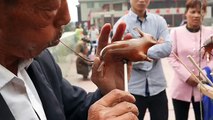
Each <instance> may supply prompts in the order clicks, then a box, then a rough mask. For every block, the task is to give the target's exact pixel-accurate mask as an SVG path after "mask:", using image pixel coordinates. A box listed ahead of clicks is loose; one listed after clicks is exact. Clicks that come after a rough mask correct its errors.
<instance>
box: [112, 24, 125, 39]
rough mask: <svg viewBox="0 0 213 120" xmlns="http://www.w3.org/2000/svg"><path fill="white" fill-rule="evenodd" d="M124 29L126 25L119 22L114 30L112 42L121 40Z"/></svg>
mask: <svg viewBox="0 0 213 120" xmlns="http://www.w3.org/2000/svg"><path fill="white" fill-rule="evenodd" d="M125 29H126V23H125V22H121V23H120V24H119V25H118V27H117V29H116V32H115V35H114V36H113V38H112V42H115V41H119V40H122V37H123V34H124V32H125Z"/></svg>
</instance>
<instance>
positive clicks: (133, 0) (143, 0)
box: [130, 0, 150, 12]
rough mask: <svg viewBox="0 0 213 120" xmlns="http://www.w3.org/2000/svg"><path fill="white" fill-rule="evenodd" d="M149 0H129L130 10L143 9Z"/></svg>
mask: <svg viewBox="0 0 213 120" xmlns="http://www.w3.org/2000/svg"><path fill="white" fill-rule="evenodd" d="M149 3H150V0H130V4H131V7H132V10H133V11H134V12H141V11H145V10H146V8H147V7H148V6H149Z"/></svg>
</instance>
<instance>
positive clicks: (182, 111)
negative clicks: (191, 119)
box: [172, 97, 203, 120]
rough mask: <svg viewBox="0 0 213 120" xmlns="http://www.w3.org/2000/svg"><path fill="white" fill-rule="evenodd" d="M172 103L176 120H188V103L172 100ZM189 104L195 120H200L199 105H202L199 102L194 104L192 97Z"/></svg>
mask: <svg viewBox="0 0 213 120" xmlns="http://www.w3.org/2000/svg"><path fill="white" fill-rule="evenodd" d="M172 102H173V106H174V111H175V118H176V120H188V114H189V106H190V102H186V101H181V100H177V99H172ZM191 102H192V106H193V109H194V114H195V120H201V114H200V113H201V112H200V111H201V110H200V105H202V102H201V104H200V102H195V101H194V97H192V100H191ZM202 108H203V107H202ZM202 111H203V109H202Z"/></svg>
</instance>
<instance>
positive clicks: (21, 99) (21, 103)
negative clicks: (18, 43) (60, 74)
mask: <svg viewBox="0 0 213 120" xmlns="http://www.w3.org/2000/svg"><path fill="white" fill-rule="evenodd" d="M31 63H32V60H28V61H24V62H22V63H20V64H19V66H18V74H17V76H16V75H15V74H13V73H12V72H10V71H9V70H8V69H6V68H5V67H4V66H2V65H0V93H1V94H2V96H3V98H4V100H5V102H6V103H7V105H8V107H9V109H10V111H11V112H12V114H13V116H14V117H15V119H16V120H39V119H40V120H46V119H47V118H46V115H45V113H44V109H43V107H42V103H41V100H40V98H39V96H38V93H37V91H36V89H35V86H34V84H33V83H32V80H31V79H30V77H29V76H28V74H27V72H26V70H25V68H26V67H28V66H29V65H30V64H31ZM36 113H37V115H36ZM38 116H39V117H38Z"/></svg>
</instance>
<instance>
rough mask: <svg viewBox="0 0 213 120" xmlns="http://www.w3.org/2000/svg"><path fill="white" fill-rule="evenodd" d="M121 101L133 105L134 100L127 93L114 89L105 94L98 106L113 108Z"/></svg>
mask: <svg viewBox="0 0 213 120" xmlns="http://www.w3.org/2000/svg"><path fill="white" fill-rule="evenodd" d="M123 101H127V102H131V103H133V102H135V98H134V96H133V95H131V94H130V93H128V92H124V91H121V90H118V89H114V90H112V91H111V92H109V93H108V94H106V95H105V96H104V97H103V98H102V99H101V100H100V101H98V102H99V103H98V104H101V105H103V106H113V105H115V104H117V103H120V102H123Z"/></svg>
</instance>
